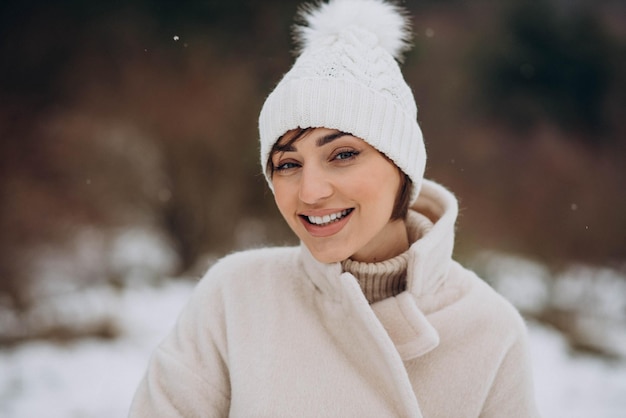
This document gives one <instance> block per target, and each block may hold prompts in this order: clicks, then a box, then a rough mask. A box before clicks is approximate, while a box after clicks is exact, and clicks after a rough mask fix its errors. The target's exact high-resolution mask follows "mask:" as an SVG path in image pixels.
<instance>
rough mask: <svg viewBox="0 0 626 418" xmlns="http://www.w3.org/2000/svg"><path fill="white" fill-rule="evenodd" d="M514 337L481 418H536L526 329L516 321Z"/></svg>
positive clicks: (521, 322) (537, 415)
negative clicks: (517, 328)
mask: <svg viewBox="0 0 626 418" xmlns="http://www.w3.org/2000/svg"><path fill="white" fill-rule="evenodd" d="M519 323H520V327H519V328H520V329H519V332H518V334H517V338H516V339H515V340H514V342H513V344H512V345H511V347H510V348H509V350H508V351H507V353H506V355H505V356H504V358H503V360H502V363H501V364H500V367H499V368H498V371H497V374H496V377H495V380H494V382H493V385H492V387H491V390H490V392H489V395H488V397H487V399H486V402H485V405H484V408H483V412H482V413H481V415H480V416H481V418H499V417H510V418H536V417H539V416H540V415H539V413H538V411H537V406H536V404H535V393H534V387H533V377H532V367H531V364H530V351H529V347H528V335H527V329H526V326H525V325H524V324H523V321H522V320H521V318H520V319H519Z"/></svg>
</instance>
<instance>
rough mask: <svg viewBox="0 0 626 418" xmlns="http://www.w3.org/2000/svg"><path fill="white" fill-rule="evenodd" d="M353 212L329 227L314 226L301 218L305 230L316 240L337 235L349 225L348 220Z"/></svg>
mask: <svg viewBox="0 0 626 418" xmlns="http://www.w3.org/2000/svg"><path fill="white" fill-rule="evenodd" d="M353 212H354V211H352V212H350V213H349V214H347V215H346V216H344V217H343V218H341V219H339V220H338V221H335V222H333V223H330V224H328V225H314V224H312V223H309V222H308V221H307V220H306V219H303V218H300V221H301V222H302V225H304V229H306V230H307V231H308V233H309V234H311V235H312V236H314V237H316V238H324V237H330V236H331V235H335V234H336V233H337V232H339V231H341V229H342V228H343V227H344V226H345V225H346V224H347V223H348V220H349V219H350V217H351V216H352V213H353Z"/></svg>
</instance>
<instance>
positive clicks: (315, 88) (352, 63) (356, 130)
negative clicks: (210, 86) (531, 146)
mask: <svg viewBox="0 0 626 418" xmlns="http://www.w3.org/2000/svg"><path fill="white" fill-rule="evenodd" d="M303 18H304V19H305V21H306V23H307V26H301V27H299V28H297V29H296V36H297V37H299V38H298V39H299V41H300V43H301V45H300V51H301V54H300V56H299V57H298V58H297V59H296V61H295V63H294V65H293V67H292V68H291V70H289V72H287V73H286V74H285V75H284V76H283V78H282V80H281V81H280V82H279V83H278V85H277V86H276V88H275V89H274V91H273V92H272V93H271V94H270V95H269V96H268V98H267V100H266V101H265V104H264V105H263V108H262V110H261V115H260V117H259V133H260V140H261V165H262V167H264V168H265V167H266V164H267V162H268V159H269V156H270V152H271V149H272V146H273V145H274V143H275V142H276V141H277V140H278V139H279V138H280V137H281V136H282V135H283V134H285V132H287V131H289V130H291V129H295V128H309V127H312V128H317V127H325V128H329V129H337V130H340V131H343V132H347V133H350V134H352V135H354V136H356V137H359V138H362V139H363V140H365V141H366V142H367V143H369V144H370V145H372V146H373V147H374V148H376V149H377V150H378V151H380V152H381V153H383V154H385V155H386V156H387V157H388V158H390V159H391V160H392V161H393V162H394V163H395V164H396V165H397V166H398V167H399V168H400V169H401V170H402V171H403V172H404V173H405V174H407V175H408V176H409V178H410V179H411V180H412V182H413V190H412V193H411V202H413V201H415V199H416V198H417V195H418V193H419V190H420V187H421V184H422V178H423V175H424V168H425V164H426V152H425V148H424V141H423V138H422V132H421V130H420V127H419V125H418V123H417V107H416V105H415V100H414V98H413V93H412V92H411V89H410V87H409V86H408V85H407V84H406V82H405V80H404V78H403V76H402V72H401V71H400V67H399V65H398V62H397V61H396V59H400V58H401V52H402V51H403V50H404V49H406V47H407V44H406V42H405V39H406V38H407V37H408V34H409V33H410V32H409V30H408V24H407V20H406V18H405V16H404V15H403V13H402V11H401V10H400V9H399V8H398V7H396V6H394V5H391V4H389V3H387V2H384V1H382V0H331V1H330V2H329V3H323V4H321V5H320V6H319V7H318V8H317V9H306V10H305V11H304V13H303ZM264 171H265V170H264ZM265 175H266V177H267V180H268V183H269V185H270V188H271V187H272V184H271V178H269V175H268V173H267V172H265Z"/></svg>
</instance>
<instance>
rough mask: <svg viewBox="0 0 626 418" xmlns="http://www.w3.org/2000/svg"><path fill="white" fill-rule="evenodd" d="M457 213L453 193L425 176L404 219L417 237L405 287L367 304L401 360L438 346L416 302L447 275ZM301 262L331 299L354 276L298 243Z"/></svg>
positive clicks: (337, 296)
mask: <svg viewBox="0 0 626 418" xmlns="http://www.w3.org/2000/svg"><path fill="white" fill-rule="evenodd" d="M457 213H458V208H457V202H456V199H455V197H454V196H453V195H452V193H450V192H449V191H447V190H446V189H445V188H444V187H442V186H440V185H438V184H436V183H434V182H432V181H428V180H424V184H423V186H422V190H421V192H420V195H419V196H418V199H417V201H416V203H415V204H414V205H413V206H412V208H411V210H410V211H409V215H408V217H407V227H408V229H409V236H410V237H419V239H417V240H416V241H415V242H413V244H411V246H410V248H409V263H408V268H407V290H406V291H405V292H403V293H401V294H400V295H398V296H396V297H393V298H387V299H384V300H382V301H380V302H377V303H375V304H373V305H371V308H372V309H373V310H374V312H375V313H376V316H377V317H378V319H379V320H380V322H381V323H382V325H383V327H384V328H385V330H386V331H387V333H388V335H389V337H390V338H391V340H392V341H393V343H394V344H395V346H396V349H397V350H398V352H399V354H400V356H401V357H402V359H403V360H409V359H411V358H415V357H418V356H421V355H424V354H425V353H427V352H429V351H430V350H432V349H434V348H435V347H436V346H437V345H438V344H439V335H438V333H437V331H436V330H435V328H434V327H433V326H432V325H431V324H430V322H429V321H428V319H427V318H426V315H425V314H424V312H423V311H422V309H420V306H419V305H420V299H422V298H424V297H428V295H432V294H433V293H434V292H435V291H436V290H437V288H439V286H440V285H441V284H442V282H443V280H444V278H445V277H446V275H447V273H448V269H449V266H450V262H451V260H452V250H453V247H454V224H455V222H456V217H457ZM424 216H426V217H427V218H428V219H430V221H431V222H432V224H433V225H432V227H431V228H430V229H429V228H425V227H424ZM301 262H302V266H303V268H304V271H305V272H306V274H307V276H308V277H309V278H310V279H311V281H312V282H313V284H314V285H315V286H316V287H317V288H318V289H319V290H320V291H321V292H322V293H324V294H325V296H327V297H329V298H331V299H332V300H334V301H336V302H340V301H341V300H342V298H343V296H342V295H344V294H345V293H346V285H347V283H348V282H351V281H353V280H355V279H354V277H353V276H352V275H350V274H349V273H342V269H341V263H331V264H325V263H320V262H318V261H317V260H316V259H315V258H314V257H313V255H312V254H311V253H310V252H309V250H308V249H307V248H306V246H305V245H304V244H301ZM350 289H351V290H350V291H351V292H353V291H356V289H358V286H350ZM358 293H360V291H359V292H358ZM361 296H362V299H363V301H364V303H365V304H367V302H366V301H365V297H364V296H363V295H362V294H361ZM354 297H356V295H355V296H354Z"/></svg>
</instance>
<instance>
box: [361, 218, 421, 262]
mask: <svg viewBox="0 0 626 418" xmlns="http://www.w3.org/2000/svg"><path fill="white" fill-rule="evenodd" d="M408 249H409V236H408V233H407V228H406V224H405V222H404V220H403V219H398V220H395V221H390V222H389V224H388V225H387V226H386V227H385V228H384V229H383V230H382V231H381V232H380V233H379V234H378V236H377V237H376V238H375V239H374V240H372V243H371V244H370V245H368V246H367V247H365V248H362V249H361V250H359V251H358V252H356V253H354V254H353V255H352V256H351V257H350V258H351V259H352V260H354V261H360V262H362V263H378V262H381V261H385V260H388V259H390V258H394V257H396V256H398V255H400V254H402V253H403V252H405V251H406V250H408Z"/></svg>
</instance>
